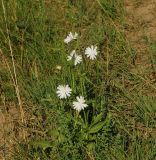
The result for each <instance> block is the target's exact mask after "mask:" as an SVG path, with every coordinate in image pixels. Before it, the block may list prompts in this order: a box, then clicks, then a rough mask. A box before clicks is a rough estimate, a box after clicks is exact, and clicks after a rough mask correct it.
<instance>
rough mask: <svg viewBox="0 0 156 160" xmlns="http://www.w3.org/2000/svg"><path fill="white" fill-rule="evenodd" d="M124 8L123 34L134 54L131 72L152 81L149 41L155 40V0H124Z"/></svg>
mask: <svg viewBox="0 0 156 160" xmlns="http://www.w3.org/2000/svg"><path fill="white" fill-rule="evenodd" d="M125 10H126V13H127V16H126V18H127V19H126V26H127V27H126V29H125V35H126V38H127V40H128V42H129V43H130V46H132V48H133V49H134V50H135V54H136V55H135V65H134V67H133V68H132V72H134V73H136V74H137V75H140V76H141V77H143V78H145V79H146V80H147V81H149V83H153V80H152V79H151V77H152V74H153V73H152V72H153V71H152V67H151V61H150V42H154V41H156V1H155V0H148V1H147V0H142V1H139V0H125ZM154 90H155V89H154ZM155 92H156V91H155Z"/></svg>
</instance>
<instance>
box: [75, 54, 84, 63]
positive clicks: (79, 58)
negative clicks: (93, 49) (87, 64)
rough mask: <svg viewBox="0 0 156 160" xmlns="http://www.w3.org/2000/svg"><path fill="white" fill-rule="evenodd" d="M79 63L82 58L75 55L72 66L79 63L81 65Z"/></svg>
mask: <svg viewBox="0 0 156 160" xmlns="http://www.w3.org/2000/svg"><path fill="white" fill-rule="evenodd" d="M81 62H82V56H81V55H77V54H75V61H74V65H75V66H76V65H77V64H79V63H81Z"/></svg>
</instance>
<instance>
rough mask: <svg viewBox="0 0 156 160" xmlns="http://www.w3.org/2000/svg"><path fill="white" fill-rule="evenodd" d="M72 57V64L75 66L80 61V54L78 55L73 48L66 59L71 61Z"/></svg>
mask: <svg viewBox="0 0 156 160" xmlns="http://www.w3.org/2000/svg"><path fill="white" fill-rule="evenodd" d="M72 59H74V65H75V66H76V65H77V64H79V63H81V62H82V56H81V55H78V54H77V53H76V51H75V50H73V51H72V52H71V53H70V55H69V56H68V57H67V61H71V60H72Z"/></svg>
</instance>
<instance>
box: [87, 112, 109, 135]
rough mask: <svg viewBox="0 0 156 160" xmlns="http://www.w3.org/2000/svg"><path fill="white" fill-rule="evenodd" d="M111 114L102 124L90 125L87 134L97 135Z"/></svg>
mask: <svg viewBox="0 0 156 160" xmlns="http://www.w3.org/2000/svg"><path fill="white" fill-rule="evenodd" d="M110 118H111V114H110V113H109V114H108V115H107V117H106V119H105V120H104V121H102V122H99V123H96V124H95V125H91V128H90V130H89V132H88V133H97V132H98V131H99V130H101V129H102V127H103V126H104V125H106V124H108V123H109V122H110Z"/></svg>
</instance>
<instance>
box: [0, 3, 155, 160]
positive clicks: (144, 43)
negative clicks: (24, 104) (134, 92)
mask: <svg viewBox="0 0 156 160" xmlns="http://www.w3.org/2000/svg"><path fill="white" fill-rule="evenodd" d="M124 4H125V10H126V16H125V20H124V21H125V22H124V23H125V24H124V33H125V36H126V40H127V42H128V43H129V46H130V47H132V48H133V50H134V52H135V54H134V55H135V57H134V64H133V65H131V66H130V68H131V72H132V74H135V75H138V76H139V77H141V79H142V81H143V82H144V83H145V84H144V86H143V87H144V88H148V87H149V86H150V91H149V90H148V89H145V90H144V93H145V94H146V95H151V96H154V97H155V96H156V87H155V77H156V73H155V71H153V68H154V67H155V64H151V55H152V51H151V46H152V44H153V42H155V41H156V1H155V0H125V3H124ZM1 55H3V54H0V57H1V59H2V64H0V71H1V72H3V71H4V70H7V71H8V70H9V68H8V65H7V60H6V59H5V58H4V57H3V56H1ZM3 81H4V80H3ZM7 81H8V82H9V81H11V78H7ZM0 82H1V79H0ZM137 86H139V85H137ZM12 87H13V86H12V85H11V86H10V85H9V88H12ZM140 87H142V85H140ZM2 88H3V87H2ZM0 92H1V102H2V103H1V104H0V105H1V106H2V107H1V110H0V159H5V158H6V159H7V157H8V155H10V153H11V152H12V148H13V146H14V144H15V143H16V140H17V138H19V135H20V134H19V132H21V131H19V130H18V126H19V125H20V121H21V117H20V109H19V106H18V105H17V104H15V103H13V102H9V103H6V101H5V98H6V97H5V96H4V95H3V92H4V91H3V89H1V86H0ZM140 126H141V129H143V130H146V131H147V132H153V133H155V130H154V129H153V130H152V131H151V130H150V128H148V127H147V128H144V126H142V124H139V125H138V126H136V127H138V128H139V127H140ZM146 131H145V132H146Z"/></svg>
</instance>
